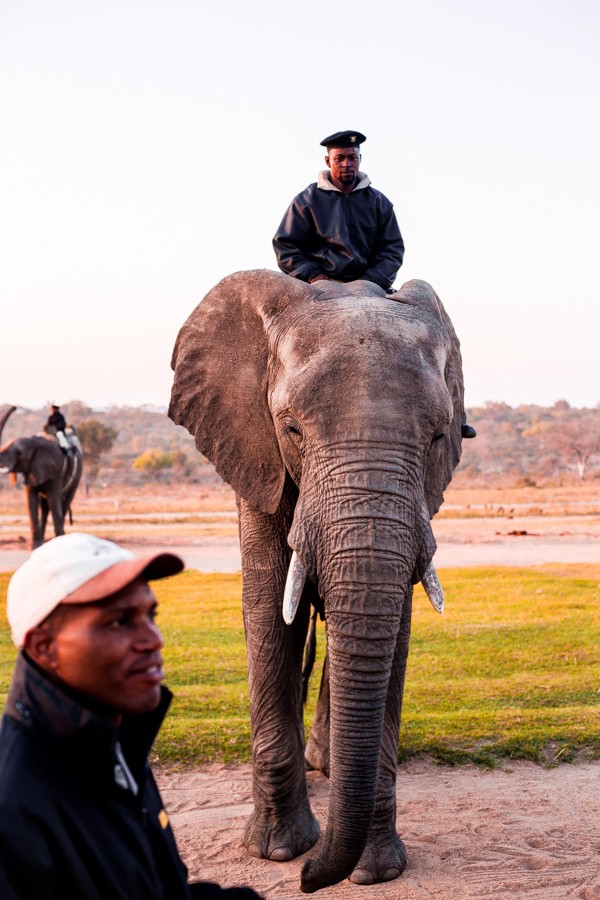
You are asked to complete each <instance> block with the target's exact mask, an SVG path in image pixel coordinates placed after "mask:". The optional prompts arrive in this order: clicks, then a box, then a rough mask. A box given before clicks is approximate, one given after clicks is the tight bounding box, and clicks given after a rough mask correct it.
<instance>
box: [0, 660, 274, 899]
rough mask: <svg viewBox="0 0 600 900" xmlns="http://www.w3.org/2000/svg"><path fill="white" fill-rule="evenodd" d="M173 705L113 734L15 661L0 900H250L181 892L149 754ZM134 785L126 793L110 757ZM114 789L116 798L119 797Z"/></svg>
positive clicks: (0, 834) (1, 782)
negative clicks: (125, 770) (122, 760)
mask: <svg viewBox="0 0 600 900" xmlns="http://www.w3.org/2000/svg"><path fill="white" fill-rule="evenodd" d="M170 702H171V694H170V692H169V691H167V690H166V688H163V694H162V700H161V704H160V706H159V708H158V709H157V710H155V711H154V712H153V713H150V714H147V715H139V716H129V717H124V718H123V721H122V723H121V725H120V726H119V727H117V726H116V725H114V724H113V723H111V722H110V721H109V720H108V719H105V718H102V717H101V716H98V715H95V714H94V713H92V712H90V711H89V710H87V709H85V708H84V707H82V706H80V705H79V704H78V703H76V702H75V701H74V700H72V699H71V698H70V697H68V696H67V695H66V694H65V693H64V692H63V691H61V690H60V689H59V688H58V687H57V686H56V685H54V684H53V683H52V682H50V681H49V680H48V679H47V678H46V676H45V675H44V674H43V673H42V672H41V671H40V670H39V669H37V667H36V666H34V664H33V663H31V662H30V661H29V660H28V658H27V657H26V656H24V655H23V654H21V655H20V656H19V658H18V660H17V665H16V667H15V672H14V675H13V682H12V685H11V689H10V693H9V696H8V700H7V705H6V710H5V715H4V717H3V718H2V723H1V726H0V897H1V898H2V900H191V898H198V900H200V898H202V900H213V898H214V900H246V898H247V900H256V898H258V895H257V894H255V893H254V891H250V890H249V889H248V890H247V889H244V888H242V889H236V888H234V889H230V890H223V891H222V890H221V889H220V888H219V887H218V886H216V885H211V884H196V885H188V883H187V870H186V868H185V866H184V864H183V862H182V861H181V859H180V857H179V853H178V851H177V847H176V845H175V839H174V837H173V832H172V830H171V826H170V824H169V819H168V816H167V813H166V812H165V810H164V809H163V805H162V801H161V797H160V794H159V792H158V788H157V786H156V783H155V781H154V777H153V775H152V772H151V770H150V766H149V764H148V754H149V752H150V749H151V747H152V744H153V742H154V739H155V737H156V734H157V732H158V729H159V727H160V725H161V723H162V720H163V718H164V715H165V713H166V710H167V708H168V706H169V703H170ZM118 746H120V748H121V750H122V754H123V757H124V758H125V761H126V763H127V766H128V767H129V770H130V772H131V774H132V775H133V778H134V779H135V781H136V783H137V785H138V788H139V790H138V793H137V795H134V793H133V792H132V791H131V790H130V789H128V788H127V787H126V784H127V780H126V779H124V778H123V769H122V766H121V765H120V762H119V758H118V756H117V748H118ZM121 785H123V786H121Z"/></svg>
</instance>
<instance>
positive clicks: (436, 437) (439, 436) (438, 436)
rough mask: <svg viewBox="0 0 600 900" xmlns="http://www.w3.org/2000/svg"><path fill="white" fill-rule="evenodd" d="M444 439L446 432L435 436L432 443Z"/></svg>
mask: <svg viewBox="0 0 600 900" xmlns="http://www.w3.org/2000/svg"><path fill="white" fill-rule="evenodd" d="M443 437H444V432H443V431H441V432H440V433H439V434H435V435H434V436H433V441H432V442H431V443H432V444H433V443H434V442H435V441H441V439H442V438H443Z"/></svg>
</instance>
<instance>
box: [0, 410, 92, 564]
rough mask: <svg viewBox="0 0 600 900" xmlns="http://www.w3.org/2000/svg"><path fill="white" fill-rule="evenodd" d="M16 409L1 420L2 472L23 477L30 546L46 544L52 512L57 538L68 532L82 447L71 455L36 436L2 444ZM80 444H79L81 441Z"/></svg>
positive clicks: (73, 448) (79, 478)
mask: <svg viewBox="0 0 600 900" xmlns="http://www.w3.org/2000/svg"><path fill="white" fill-rule="evenodd" d="M15 409H16V407H15V406H11V407H10V408H9V409H8V410H6V411H5V412H4V413H3V415H2V416H1V417H0V472H4V473H7V472H9V473H11V475H12V476H14V475H15V474H16V473H21V474H22V475H23V480H24V482H25V493H26V497H27V508H28V512H29V527H30V543H31V548H32V549H35V548H36V547H39V546H40V545H41V544H43V543H44V534H45V531H46V522H47V520H48V513H49V512H50V513H52V521H53V524H54V533H55V535H60V534H64V533H65V529H64V520H65V517H66V515H67V514H69V517H70V518H71V503H72V501H73V497H74V495H75V492H76V490H77V487H78V485H79V482H80V480H81V475H82V472H83V463H82V453H81V449H80V446H79V447H78V446H73V447H72V450H71V452H70V453H69V454H68V455H65V453H64V452H63V451H62V450H61V448H60V446H59V444H58V443H57V441H56V440H54V438H53V437H50V436H48V437H46V436H44V435H33V436H32V437H24V438H17V439H16V440H14V441H9V442H8V443H6V444H4V446H2V445H1V438H2V431H3V428H4V425H5V424H6V422H7V420H8V418H9V416H10V415H11V414H12V413H13V412H14V411H15ZM77 443H78V442H77Z"/></svg>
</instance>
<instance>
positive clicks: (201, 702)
mask: <svg viewBox="0 0 600 900" xmlns="http://www.w3.org/2000/svg"><path fill="white" fill-rule="evenodd" d="M440 578H441V581H442V584H443V585H444V588H445V593H446V613H445V614H444V616H439V615H438V614H437V613H435V612H434V611H433V609H432V608H431V606H430V605H429V602H428V601H427V599H426V597H425V595H424V593H423V592H422V590H421V588H420V587H419V588H417V589H416V591H415V609H414V614H413V633H412V639H411V650H410V657H409V664H408V675H407V685H406V692H405V704H404V714H403V722H402V728H401V735H400V758H401V759H402V758H407V757H409V756H412V755H415V754H418V753H428V754H431V755H432V756H433V757H434V758H436V759H438V760H440V761H442V762H446V763H454V764H455V763H462V762H466V761H473V762H476V763H478V764H483V765H493V764H494V763H495V762H496V761H497V760H498V759H499V758H501V757H510V758H524V759H532V760H536V761H538V762H546V763H552V762H558V761H568V760H572V759H574V758H577V757H578V756H580V755H582V754H583V755H586V756H590V757H596V758H598V757H600V729H599V727H598V714H599V707H600V660H599V657H600V651H599V648H600V567H598V566H558V565H557V566H544V567H539V568H536V569H508V568H495V569H494V568H487V569H447V570H445V571H441V572H440ZM7 583H8V576H7V575H4V574H0V598H1V600H0V695H1V697H2V700H3V699H4V696H5V694H6V691H7V689H8V684H9V680H10V673H11V670H12V666H13V663H14V659H15V649H14V646H13V645H12V643H11V641H10V637H9V633H8V627H7V625H6V618H5V603H4V597H5V594H6V585H7ZM154 587H155V590H156V593H157V595H158V597H159V600H160V604H161V605H160V614H159V624H160V626H161V628H162V631H163V634H164V637H165V643H166V647H165V662H166V669H167V674H168V679H167V680H168V684H169V686H170V687H171V689H172V690H173V691H174V693H175V700H174V703H173V705H172V707H171V711H170V713H169V715H168V717H167V720H166V722H165V725H164V727H163V730H162V732H161V735H160V737H159V740H158V743H157V746H156V760H157V761H158V762H160V763H161V764H164V765H168V766H169V767H179V766H190V765H197V764H200V763H206V762H212V761H218V762H226V763H229V762H238V761H246V760H248V759H249V756H250V721H249V712H248V681H247V674H246V659H245V643H244V631H243V625H242V610H241V577H240V576H239V575H202V574H199V573H198V572H193V571H190V572H184V573H183V574H182V575H179V576H177V577H176V578H173V579H170V580H169V581H167V582H157V583H156V584H155V585H154ZM320 628H321V632H322V626H320ZM324 645H325V642H324V637H323V634H322V633H321V634H320V635H319V645H318V646H319V655H318V660H317V666H316V667H315V675H314V676H313V683H312V686H311V690H310V696H309V702H308V705H307V710H306V717H305V718H306V723H307V726H308V725H309V724H310V720H311V718H312V715H313V712H314V706H315V703H316V697H317V693H318V687H319V684H318V682H319V675H318V672H319V671H320V666H319V660H320V659H322V656H323V652H324Z"/></svg>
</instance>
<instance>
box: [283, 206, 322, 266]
mask: <svg viewBox="0 0 600 900" xmlns="http://www.w3.org/2000/svg"><path fill="white" fill-rule="evenodd" d="M301 198H302V194H299V195H298V196H297V197H296V198H295V199H294V200H292V202H291V204H290V205H289V207H288V209H287V212H286V214H285V215H284V217H283V219H282V220H281V224H280V226H279V228H278V229H277V231H276V233H275V237H274V238H273V249H274V250H275V256H276V257H277V265H278V266H279V268H280V269H281V271H282V272H285V273H286V274H287V275H292V276H293V277H294V278H299V279H300V280H301V281H310V280H311V278H314V277H315V276H316V275H322V274H323V270H322V269H321V268H320V266H319V265H318V264H317V263H316V262H315V261H314V260H313V259H311V258H310V257H309V256H307V254H306V247H307V245H308V244H309V242H310V240H311V238H312V237H313V235H314V233H315V225H314V222H313V218H312V216H311V213H310V209H309V206H308V204H306V203H303V202H302V199H301Z"/></svg>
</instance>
